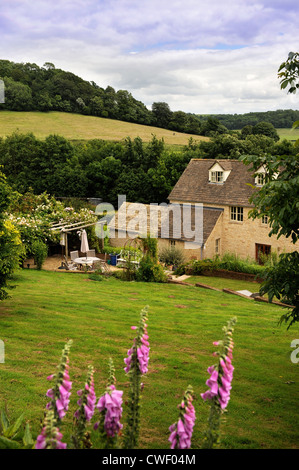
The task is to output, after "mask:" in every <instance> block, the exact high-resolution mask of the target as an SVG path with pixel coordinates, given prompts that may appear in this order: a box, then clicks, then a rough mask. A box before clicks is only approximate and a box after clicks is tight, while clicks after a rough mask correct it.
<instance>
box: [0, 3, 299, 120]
mask: <svg viewBox="0 0 299 470" xmlns="http://www.w3.org/2000/svg"><path fill="white" fill-rule="evenodd" d="M297 9H298V7H297V5H296V3H295V2H293V1H292V0H285V1H284V2H282V1H278V0H276V1H271V2H270V1H266V0H264V1H261V0H256V1H249V2H248V1H245V0H230V1H229V2H223V1H222V2H220V1H214V2H203V1H200V0H185V2H181V1H177V0H174V1H173V2H171V3H170V2H169V1H168V0H167V1H165V0H159V1H158V0H144V1H143V2H140V1H138V2H137V1H136V0H97V1H96V0H87V1H83V0H74V1H69V0H67V1H62V0H61V1H59V0H58V1H57V2H55V3H50V2H47V1H41V0H39V1H35V2H29V1H28V0H24V1H16V0H15V1H12V2H9V3H8V2H7V3H4V5H3V6H2V12H1V16H0V28H1V37H2V40H1V44H0V50H1V57H2V58H5V59H9V60H14V61H18V62H19V61H22V62H36V63H37V64H39V65H43V63H44V62H46V61H49V62H53V63H54V64H55V65H56V67H59V68H62V69H64V70H69V71H71V72H74V73H76V74H78V75H79V76H81V77H82V78H84V79H87V80H93V81H95V82H96V83H97V84H98V85H100V86H103V87H106V86H107V85H111V86H113V87H114V88H116V89H126V90H128V91H130V92H131V93H132V95H133V96H134V97H135V98H136V99H139V100H140V101H142V102H144V103H145V104H146V105H147V106H148V107H150V106H151V104H152V103H153V102H155V101H166V102H167V103H168V104H169V105H170V108H171V109H172V110H173V111H175V110H178V109H181V110H183V111H186V112H195V113H243V112H249V111H267V110H270V109H279V108H284V109H286V108H295V109H298V101H297V100H298V99H297V97H294V96H290V95H287V94H286V92H284V91H281V90H280V87H279V81H278V79H277V69H278V67H279V64H280V63H281V62H282V61H283V60H285V58H286V56H287V54H288V52H289V51H290V50H296V48H297V47H298V28H297V22H296V14H295V13H296V10H297Z"/></svg>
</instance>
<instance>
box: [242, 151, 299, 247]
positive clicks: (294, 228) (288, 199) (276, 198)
mask: <svg viewBox="0 0 299 470" xmlns="http://www.w3.org/2000/svg"><path fill="white" fill-rule="evenodd" d="M241 160H242V161H243V162H244V163H245V165H251V167H252V172H256V171H257V170H258V169H259V168H260V167H261V166H262V165H263V166H264V168H265V170H266V176H265V184H264V185H263V186H262V187H261V188H260V190H259V191H258V192H255V193H254V194H253V195H252V196H251V198H250V202H252V203H253V204H254V206H255V207H254V209H253V210H252V211H251V212H250V217H252V218H253V219H255V218H261V217H262V216H263V215H266V216H268V220H269V225H270V227H271V231H270V233H269V235H270V236H271V235H277V236H278V237H280V236H281V235H284V236H285V237H287V238H288V237H290V238H291V239H292V241H293V243H296V241H297V240H298V238H299V210H298V209H299V160H298V158H294V157H293V156H291V155H283V156H280V155H278V156H275V155H269V154H266V155H263V156H261V157H259V158H256V156H253V155H247V156H244V157H241Z"/></svg>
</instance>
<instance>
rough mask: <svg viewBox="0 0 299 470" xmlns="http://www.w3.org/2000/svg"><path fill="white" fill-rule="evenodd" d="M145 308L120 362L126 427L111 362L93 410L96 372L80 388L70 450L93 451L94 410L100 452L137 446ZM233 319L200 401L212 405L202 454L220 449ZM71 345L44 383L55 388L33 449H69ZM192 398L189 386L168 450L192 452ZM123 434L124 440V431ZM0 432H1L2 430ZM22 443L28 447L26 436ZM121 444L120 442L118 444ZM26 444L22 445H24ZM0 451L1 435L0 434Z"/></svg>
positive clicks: (229, 380) (230, 369) (11, 444)
mask: <svg viewBox="0 0 299 470" xmlns="http://www.w3.org/2000/svg"><path fill="white" fill-rule="evenodd" d="M147 315H148V307H145V308H144V309H143V310H142V311H141V313H140V321H139V325H138V326H132V327H131V329H132V330H133V331H135V332H136V336H135V338H134V340H133V345H132V347H131V348H130V349H129V350H128V353H127V357H126V358H125V359H124V362H125V365H126V367H125V369H124V370H125V372H126V374H127V375H128V378H129V382H130V386H129V396H128V399H127V401H126V405H127V409H126V415H127V416H126V425H125V426H124V425H123V424H122V423H121V420H122V413H123V407H122V406H123V391H122V390H117V388H116V378H115V369H114V365H113V361H112V359H110V360H109V378H108V382H107V386H106V390H105V391H104V393H103V394H102V395H101V396H100V398H99V400H98V403H97V404H96V393H95V386H94V369H93V366H89V368H88V372H87V377H86V382H85V385H84V388H82V389H81V390H79V391H78V392H77V395H78V396H79V400H78V401H77V405H78V408H77V409H76V411H75V413H74V424H73V433H72V435H71V441H72V444H71V447H73V448H76V449H86V448H91V447H93V444H92V434H91V428H88V427H89V426H91V421H92V418H93V416H94V412H95V409H97V410H98V411H99V420H98V421H97V422H96V423H95V424H94V425H93V428H94V430H95V431H96V432H97V434H98V436H100V440H101V448H104V449H116V448H123V449H133V448H136V447H137V446H138V437H139V428H140V400H141V392H142V390H143V383H142V377H143V375H144V374H146V373H147V371H148V363H149V351H150V347H149V341H148V340H149V336H148V332H147V320H148V318H147ZM235 322H236V319H235V318H233V319H232V320H230V321H229V322H228V323H227V326H225V327H224V328H223V332H224V338H223V340H220V341H217V342H214V343H213V344H214V345H215V346H218V350H217V351H216V352H215V353H214V354H213V356H216V357H217V358H218V361H217V363H216V364H214V365H212V366H211V367H209V368H208V373H209V374H210V377H209V379H208V380H207V382H206V385H207V386H208V387H209V389H208V390H207V391H206V392H204V393H202V394H201V397H202V399H203V400H204V401H206V402H208V403H209V404H210V416H209V421H208V429H207V431H206V433H205V440H204V442H203V446H202V447H203V448H212V447H214V446H215V445H216V444H218V443H219V428H220V420H221V416H222V414H223V412H224V411H225V410H226V408H227V405H228V402H229V399H230V390H231V387H232V385H231V384H232V378H233V370H234V367H233V365H232V359H233V355H232V351H233V345H234V343H233V340H232V332H233V327H234V324H235ZM71 344H72V341H71V340H70V341H69V342H68V343H67V344H66V345H65V347H64V349H63V351H62V356H61V360H60V364H59V365H58V367H57V372H56V373H55V374H52V375H50V376H49V377H47V379H48V380H51V381H53V387H52V388H50V389H49V390H48V391H47V394H46V395H47V396H48V397H49V398H50V399H51V400H50V402H49V403H48V404H47V406H46V408H47V412H46V416H45V419H44V423H43V425H42V429H41V432H40V434H39V436H38V437H37V440H36V443H35V448H36V449H65V448H66V447H67V444H66V443H64V442H62V439H63V437H62V433H61V431H60V427H61V425H62V423H63V420H64V418H65V415H66V413H67V411H68V408H69V403H70V396H71V389H72V382H71V380H70V377H69V351H70V347H71ZM193 399H194V392H193V388H192V386H191V385H189V386H188V388H187V390H186V391H185V394H184V396H183V399H182V401H181V403H180V404H179V405H178V409H179V416H178V419H177V420H176V421H175V422H174V423H173V424H172V425H171V426H170V427H169V431H170V436H169V439H168V440H169V442H170V448H171V449H190V448H191V445H192V442H191V441H192V434H193V429H194V426H195V420H196V413H195V408H194V405H193ZM123 428H124V432H123V434H122V430H123ZM0 430H1V429H0ZM28 433H29V431H28V430H27V438H26V443H28V442H31V440H30V439H31V436H30V435H29V434H28ZM121 438H122V440H121ZM24 443H25V441H24ZM5 444H6V447H14V446H15V442H14V441H13V440H12V439H10V440H9V439H7V438H5ZM0 447H1V434H0Z"/></svg>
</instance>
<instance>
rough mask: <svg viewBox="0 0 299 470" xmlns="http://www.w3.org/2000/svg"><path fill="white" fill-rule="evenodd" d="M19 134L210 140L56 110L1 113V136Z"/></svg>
mask: <svg viewBox="0 0 299 470" xmlns="http://www.w3.org/2000/svg"><path fill="white" fill-rule="evenodd" d="M15 131H18V132H20V133H27V132H32V133H33V134H34V135H35V136H36V137H38V138H40V139H44V138H46V137H47V136H48V135H49V134H59V135H62V136H64V137H65V138H67V139H69V140H90V139H103V140H110V141H120V140H123V139H125V138H126V137H128V136H129V137H131V138H132V139H134V138H135V137H140V138H141V139H142V140H143V141H144V142H149V141H151V140H152V137H153V135H155V136H156V137H157V138H158V139H162V138H163V139H164V142H165V144H166V145H170V146H181V145H187V144H188V141H189V139H190V137H192V138H193V140H195V141H199V140H209V139H208V138H207V137H202V136H194V135H191V134H183V133H180V132H173V131H169V130H167V129H161V128H159V127H152V126H143V125H140V124H133V123H129V122H124V121H117V120H114V119H104V118H100V117H95V116H83V115H80V114H71V113H61V112H56V111H52V112H49V113H42V112H35V111H32V112H16V111H0V136H1V137H5V136H7V135H10V134H12V133H13V132H15Z"/></svg>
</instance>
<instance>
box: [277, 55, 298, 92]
mask: <svg viewBox="0 0 299 470" xmlns="http://www.w3.org/2000/svg"><path fill="white" fill-rule="evenodd" d="M278 77H279V78H280V79H281V80H280V86H281V88H282V89H283V90H284V89H285V88H287V87H289V89H288V93H296V91H297V90H298V88H299V53H298V52H289V55H288V58H287V60H286V61H285V62H283V63H282V64H281V65H280V67H279V69H278Z"/></svg>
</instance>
